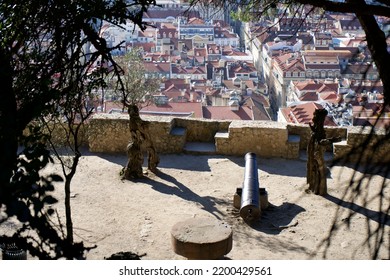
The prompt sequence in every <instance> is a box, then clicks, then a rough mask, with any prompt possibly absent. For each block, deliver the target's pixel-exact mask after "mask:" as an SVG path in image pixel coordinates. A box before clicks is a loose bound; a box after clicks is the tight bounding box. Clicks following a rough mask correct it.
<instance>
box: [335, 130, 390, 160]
mask: <svg viewBox="0 0 390 280" xmlns="http://www.w3.org/2000/svg"><path fill="white" fill-rule="evenodd" d="M373 132H374V133H373ZM333 148H334V157H335V159H338V160H341V161H347V162H358V161H359V162H369V163H387V164H388V163H390V135H389V131H387V132H386V131H385V130H384V129H377V130H373V129H372V128H371V127H365V128H363V127H349V128H348V130H347V137H346V140H345V141H342V142H340V143H335V144H334V145H333Z"/></svg>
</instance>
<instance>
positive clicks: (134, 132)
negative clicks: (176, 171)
mask: <svg viewBox="0 0 390 280" xmlns="http://www.w3.org/2000/svg"><path fill="white" fill-rule="evenodd" d="M128 113H129V118H130V124H129V127H130V137H131V139H130V142H129V144H128V145H127V157H128V161H127V165H126V167H125V169H124V178H125V179H127V180H131V179H137V178H141V177H142V176H143V172H142V165H143V162H144V156H143V152H144V151H145V152H147V154H148V168H149V170H151V171H152V172H156V171H157V165H158V164H159V162H160V159H159V156H158V154H157V152H156V149H155V148H154V145H153V142H152V139H151V137H150V133H149V122H146V121H143V120H142V119H141V118H140V116H139V110H138V107H137V106H136V105H130V106H129V107H128Z"/></svg>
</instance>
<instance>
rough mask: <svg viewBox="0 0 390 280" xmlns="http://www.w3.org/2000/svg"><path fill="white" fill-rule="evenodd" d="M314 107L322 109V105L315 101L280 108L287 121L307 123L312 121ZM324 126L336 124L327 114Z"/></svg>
mask: <svg viewBox="0 0 390 280" xmlns="http://www.w3.org/2000/svg"><path fill="white" fill-rule="evenodd" d="M316 109H323V107H322V106H321V105H320V104H317V103H315V102H308V103H303V104H299V105H295V106H291V107H286V108H282V109H281V112H282V114H283V116H284V118H285V120H286V121H287V122H289V123H300V124H309V123H311V122H312V119H313V114H314V111H315V110H316ZM325 126H337V125H336V124H335V122H334V121H333V120H332V119H331V118H330V117H329V115H328V116H327V117H326V119H325Z"/></svg>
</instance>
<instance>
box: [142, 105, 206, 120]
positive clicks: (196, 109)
mask: <svg viewBox="0 0 390 280" xmlns="http://www.w3.org/2000/svg"><path fill="white" fill-rule="evenodd" d="M140 113H141V114H145V115H156V116H159V115H164V116H189V117H194V118H202V117H203V113H202V103H199V102H186V103H174V102H169V103H168V104H166V105H158V106H156V105H155V104H151V105H149V106H147V107H144V108H142V109H141V111H140Z"/></svg>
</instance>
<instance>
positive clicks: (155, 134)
mask: <svg viewBox="0 0 390 280" xmlns="http://www.w3.org/2000/svg"><path fill="white" fill-rule="evenodd" d="M143 119H144V120H146V121H149V122H150V123H149V130H150V134H151V138H152V141H153V143H154V145H155V148H156V150H157V152H159V153H180V152H181V151H182V150H183V146H184V143H185V142H184V141H185V138H183V137H182V136H181V135H175V134H171V130H172V128H173V119H172V118H169V117H158V118H157V117H147V118H143ZM129 140H130V131H129V117H128V116H127V115H119V114H98V115H95V116H94V117H93V118H92V119H91V120H90V122H89V131H88V143H89V150H90V151H91V152H100V153H126V147H127V144H128V143H129Z"/></svg>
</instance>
